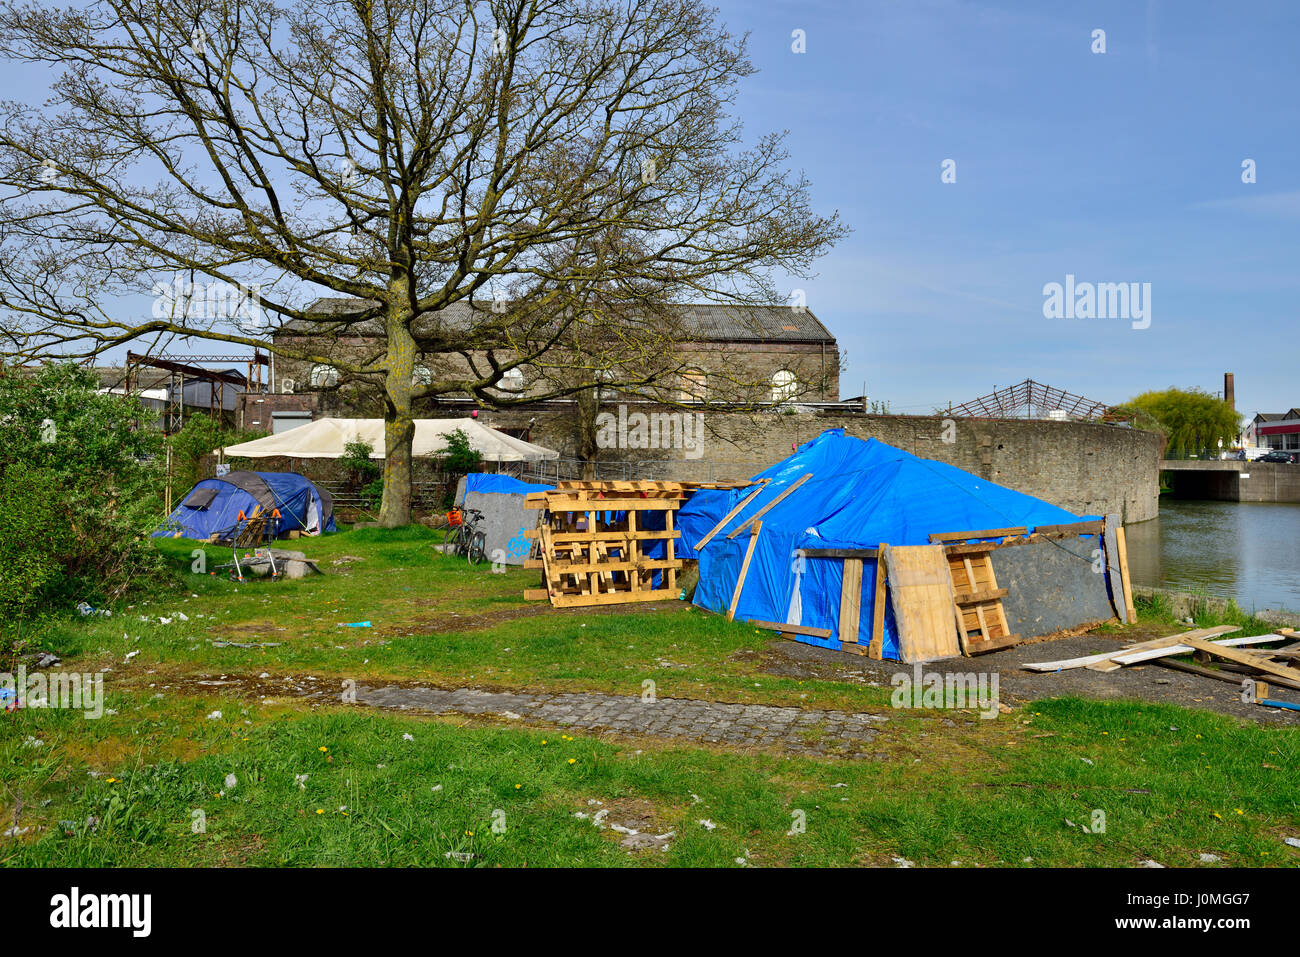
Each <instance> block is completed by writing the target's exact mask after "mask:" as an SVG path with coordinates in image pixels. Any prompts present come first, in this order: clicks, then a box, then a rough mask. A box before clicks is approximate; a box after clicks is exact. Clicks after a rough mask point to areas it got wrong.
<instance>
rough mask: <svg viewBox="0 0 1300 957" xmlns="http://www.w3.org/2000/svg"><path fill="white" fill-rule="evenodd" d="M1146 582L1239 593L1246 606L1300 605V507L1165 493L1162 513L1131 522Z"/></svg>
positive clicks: (1134, 552)
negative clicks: (1139, 521)
mask: <svg viewBox="0 0 1300 957" xmlns="http://www.w3.org/2000/svg"><path fill="white" fill-rule="evenodd" d="M1124 533H1125V536H1126V537H1127V539H1128V562H1129V573H1130V574H1131V575H1132V577H1133V581H1134V582H1135V583H1136V584H1139V585H1157V586H1163V587H1165V588H1172V589H1175V590H1177V591H1196V592H1206V593H1209V594H1211V595H1219V596H1222V597H1225V598H1235V599H1236V600H1237V604H1238V605H1240V606H1241V607H1242V608H1243V609H1245V610H1246V611H1261V610H1263V609H1265V608H1272V609H1279V608H1285V609H1287V610H1290V611H1300V505H1280V504H1269V503H1256V502H1199V501H1188V500H1185V499H1173V498H1170V497H1169V496H1167V495H1162V496H1161V497H1160V517H1159V518H1154V519H1152V520H1151V521H1149V522H1142V523H1140V524H1138V525H1126V526H1125V527H1124Z"/></svg>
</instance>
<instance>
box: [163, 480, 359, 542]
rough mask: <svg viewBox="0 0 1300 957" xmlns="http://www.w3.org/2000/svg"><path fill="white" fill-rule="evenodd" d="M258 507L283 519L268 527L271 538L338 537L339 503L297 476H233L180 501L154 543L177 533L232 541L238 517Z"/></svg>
mask: <svg viewBox="0 0 1300 957" xmlns="http://www.w3.org/2000/svg"><path fill="white" fill-rule="evenodd" d="M259 505H261V506H262V507H263V509H264V510H266V511H268V512H270V511H273V510H278V511H279V512H280V517H279V518H278V519H275V518H273V519H271V520H270V521H268V522H267V526H266V528H267V537H268V538H282V537H284V536H285V535H287V534H288V533H289V532H291V531H293V530H294V529H297V530H299V531H302V532H305V533H307V534H309V535H317V534H320V533H321V532H336V531H338V529H337V528H336V527H335V525H334V501H333V498H332V497H331V496H330V494H329V493H328V492H325V491H322V490H321V489H319V488H317V487H316V486H315V485H313V484H312V483H311V482H310V481H308V480H307V479H306V478H305V477H304V476H301V475H299V474H298V473H297V472H247V471H234V472H230V473H229V474H227V475H224V476H222V477H221V478H210V479H204V480H203V481H201V482H199V483H198V484H197V485H195V486H194V488H192V489H190V491H189V493H188V494H187V495H186V496H185V497H184V498H183V499H181V504H180V505H178V506H177V507H176V510H175V511H174V512H172V513H171V515H170V516H169V517H168V519H167V521H166V522H165V523H164V524H163V526H162V527H161V528H159V529H158V531H156V532H154V536H155V537H160V536H167V537H171V536H172V535H174V534H175V533H176V532H177V531H178V530H179V531H180V533H181V535H182V536H183V537H185V538H196V539H201V540H202V539H207V538H209V537H211V536H212V535H213V534H216V535H218V536H219V537H220V538H226V537H229V536H230V535H231V534H232V533H233V532H234V531H235V529H236V527H237V526H238V524H239V513H240V512H243V513H244V514H245V515H251V514H252V513H253V510H254V509H256V508H257V507H258V506H259Z"/></svg>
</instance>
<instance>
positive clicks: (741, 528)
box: [727, 472, 813, 538]
mask: <svg viewBox="0 0 1300 957" xmlns="http://www.w3.org/2000/svg"><path fill="white" fill-rule="evenodd" d="M812 477H813V474H812V472H805V473H804V474H803V475H801V476H800V477H799V478H798V479H796V480H795V481H793V482H791V483H790V485H789V486H788V487H787V488H786V489H785V490H783V491H782V492H781V494H780V495H778V496H777V497H776V498H774V499H772V501H770V502H768V503H767V504H766V505H764V506H763V507H762V508H760V509H759V510H758V511H757V512H755V513H754V514H753V515H751V516H750V517H749V518H747V519H745V521H744V522H743V523H742V524H741V525H740V526H739V527H738V528H737V529H736V530H735V531H734V532H732V533H731V534H729V535H728V536H727V537H728V538H735V537H736V536H737V535H739V534H740V533H741V532H742V531H744V530H745V528H747V527H748V526H749V525H751V524H752V523H754V522H757V521H758V520H759V519H760V518H762V517H763V516H764V515H766V514H767V513H768V511H769V510H770V509H773V508H775V507H776V506H777V505H780V504H781V502H782V501H783V500H784V499H785V497H786V496H787V495H789V494H790V493H791V492H793V491H794V490H795V489H797V488H798V487H799V486H800V485H802V484H803V483H804V482H806V481H808V480H809V479H810V478H812Z"/></svg>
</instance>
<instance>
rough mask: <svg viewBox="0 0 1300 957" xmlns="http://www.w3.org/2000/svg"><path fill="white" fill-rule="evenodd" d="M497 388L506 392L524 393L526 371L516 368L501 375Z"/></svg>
mask: <svg viewBox="0 0 1300 957" xmlns="http://www.w3.org/2000/svg"><path fill="white" fill-rule="evenodd" d="M497 388H499V389H501V390H502V391H505V392H522V391H523V388H524V370H523V369H521V368H519V367H518V366H515V367H514V368H513V369H507V370H506V371H505V372H503V373H501V380H500V381H499V382H498V383H497Z"/></svg>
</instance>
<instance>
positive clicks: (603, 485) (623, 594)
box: [524, 481, 711, 607]
mask: <svg viewBox="0 0 1300 957" xmlns="http://www.w3.org/2000/svg"><path fill="white" fill-rule="evenodd" d="M700 487H711V486H703V485H698V484H692V485H686V484H684V483H681V482H652V481H644V482H641V481H627V482H561V483H560V484H559V485H558V486H557V487H556V488H555V489H554V490H553V491H548V492H534V493H532V494H530V495H528V496H527V497H526V498H525V499H524V505H525V507H527V508H535V509H538V510H539V517H538V524H537V528H536V530H535V531H534V532H532V533H531V535H530V537H532V538H534V540H535V541H536V543H537V546H538V549H537V550H538V552H539V553H540V557H539V558H533V559H529V560H528V561H527V562H525V563H524V567H525V568H536V569H540V570H541V572H542V584H543V586H544V587H543V588H538V589H528V590H526V591H525V592H524V598H526V599H533V600H541V599H544V598H545V599H549V600H550V602H551V604H552V605H555V606H556V607H569V606H574V605H607V604H618V603H622V602H637V601H660V600H663V599H671V598H677V597H678V594H677V592H678V589H677V573H678V572H679V571H681V569H682V566H683V562H682V560H681V559H680V558H678V557H677V555H676V553H675V548H676V539H677V537H678V535H679V534H680V532H679V531H678V530H677V529H675V528H674V527H673V520H674V517H675V515H676V512H677V509H678V508H680V507H681V505H682V502H683V501H684V499H685V498H686V495H687V494H688V492H690V491H693V490H694V489H695V488H700ZM660 542H662V543H664V556H663V557H662V558H650V557H647V555H646V553H645V552H646V549H647V547H648V546H651V545H655V544H658V543H660Z"/></svg>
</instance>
